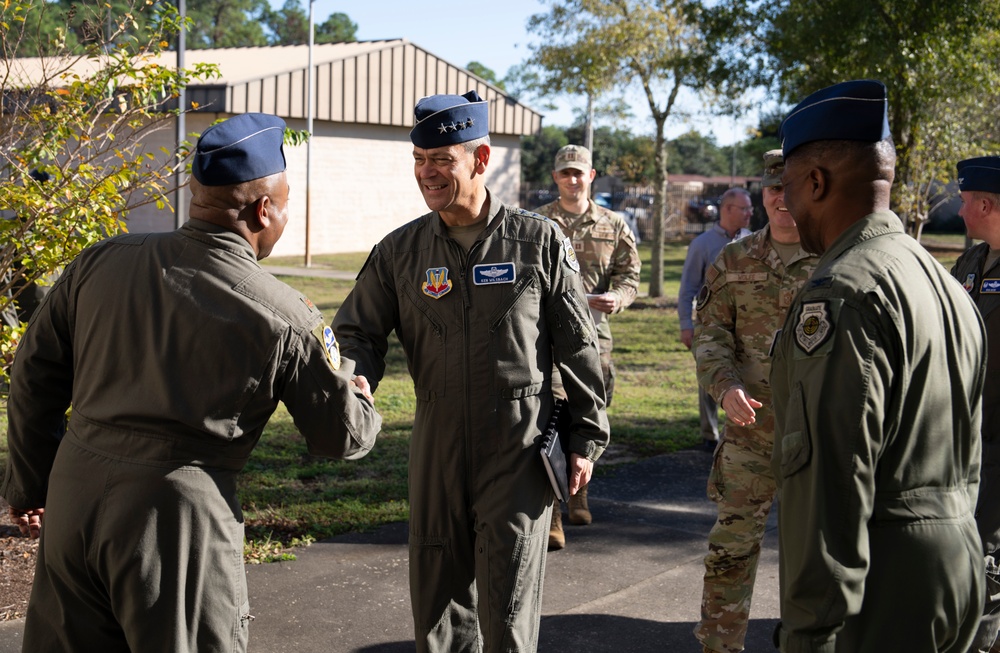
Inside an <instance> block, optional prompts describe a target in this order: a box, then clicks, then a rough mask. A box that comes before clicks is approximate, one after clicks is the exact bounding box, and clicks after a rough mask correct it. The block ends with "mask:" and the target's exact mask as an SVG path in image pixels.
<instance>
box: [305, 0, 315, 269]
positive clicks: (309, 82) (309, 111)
mask: <svg viewBox="0 0 1000 653" xmlns="http://www.w3.org/2000/svg"><path fill="white" fill-rule="evenodd" d="M315 4H316V2H315V0H309V69H308V71H307V72H306V104H307V105H308V106H307V107H306V131H307V132H309V140H308V141H306V252H305V266H306V267H307V268H308V267H312V251H311V250H310V248H309V237H310V224H309V219H310V217H311V215H312V204H311V202H310V196H311V195H312V183H311V182H312V142H313V42H314V40H315V35H314V32H315V31H316V30H315V22H314V18H313V7H314V5H315Z"/></svg>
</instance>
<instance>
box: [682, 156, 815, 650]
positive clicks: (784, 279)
mask: <svg viewBox="0 0 1000 653" xmlns="http://www.w3.org/2000/svg"><path fill="white" fill-rule="evenodd" d="M782 167H783V166H782V158H781V150H771V151H770V152H767V153H766V154H764V169H765V172H764V178H763V181H762V185H763V187H764V189H763V192H764V208H765V210H766V211H767V217H768V224H767V225H766V226H765V227H764V228H763V229H761V230H760V231H758V232H756V233H754V234H752V235H750V236H748V237H746V238H743V239H741V240H739V241H737V242H734V243H731V244H729V245H727V246H726V247H725V248H724V249H723V250H722V253H721V254H720V255H719V257H718V258H717V259H716V260H715V263H714V264H713V265H712V266H711V267H710V268H709V269H708V273H707V275H706V278H705V286H704V287H703V288H702V290H701V293H700V294H699V296H698V317H699V324H700V325H699V327H698V329H697V333H696V334H695V341H694V346H695V356H696V358H697V361H698V382H699V383H700V384H701V385H702V386H703V387H704V388H706V390H707V391H708V392H709V393H711V396H712V397H714V398H715V399H716V400H717V401H718V402H719V404H720V405H721V406H722V407H723V409H724V410H725V411H726V421H727V422H728V424H727V425H726V428H725V432H724V433H725V435H724V436H723V439H722V443H721V444H720V446H718V447H717V448H716V450H715V457H714V460H713V463H712V472H711V475H710V477H709V482H708V495H709V497H710V498H711V499H712V500H713V501H714V502H715V503H717V504H718V508H719V518H718V520H717V521H716V523H715V526H714V527H713V528H712V531H711V533H710V534H709V536H708V548H709V552H708V555H707V556H705V585H704V592H703V595H702V602H701V621H700V622H699V624H698V626H697V627H696V628H695V636H696V637H697V638H698V640H699V641H701V643H702V645H703V646H704V650H705V651H706V652H708V651H720V652H722V651H725V652H736V651H742V650H743V640H744V638H745V636H746V629H747V619H748V617H749V613H750V599H751V596H752V594H753V584H754V578H755V576H756V574H757V561H758V558H759V556H760V543H761V539H762V538H763V536H764V528H765V525H766V522H767V516H768V513H769V512H770V510H771V504H772V502H773V500H774V493H775V485H774V477H773V475H772V474H771V469H770V462H771V449H772V446H773V444H774V415H773V414H772V412H771V407H770V403H771V388H770V386H769V383H768V374H769V368H770V359H769V351H770V348H771V343H772V341H773V340H774V336H775V332H776V331H777V330H778V329H779V328H780V327H781V324H782V322H783V321H784V319H785V313H786V312H787V311H788V307H789V306H790V305H791V303H792V299H793V298H794V297H795V294H796V293H797V292H798V289H799V288H800V287H801V286H802V284H803V283H805V281H806V280H807V279H808V278H809V276H810V275H811V274H812V272H813V270H814V269H815V267H816V261H817V259H816V257H815V256H812V255H810V254H808V253H806V252H805V251H804V250H803V249H802V248H801V247H800V246H799V234H798V230H797V229H796V226H795V221H794V220H793V218H792V216H791V215H790V214H789V213H788V210H787V209H786V208H785V205H784V195H783V191H782V188H781V172H782Z"/></svg>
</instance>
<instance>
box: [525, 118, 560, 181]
mask: <svg viewBox="0 0 1000 653" xmlns="http://www.w3.org/2000/svg"><path fill="white" fill-rule="evenodd" d="M563 145H569V139H568V138H567V137H566V132H565V131H564V130H563V129H562V128H561V127H554V126H552V125H546V126H544V127H542V131H540V132H539V133H538V134H533V135H531V136H525V137H524V138H522V139H521V180H522V181H525V182H528V183H532V184H549V183H551V182H552V166H553V163H554V162H555V158H556V152H558V151H559V148H560V147H562V146H563Z"/></svg>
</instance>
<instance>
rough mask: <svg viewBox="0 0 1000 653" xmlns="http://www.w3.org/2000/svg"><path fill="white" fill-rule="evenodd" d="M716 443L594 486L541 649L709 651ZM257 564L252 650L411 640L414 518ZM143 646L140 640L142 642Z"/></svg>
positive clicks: (762, 613)
mask: <svg viewBox="0 0 1000 653" xmlns="http://www.w3.org/2000/svg"><path fill="white" fill-rule="evenodd" d="M710 464H711V455H710V454H709V453H708V452H705V451H701V450H688V451H682V452H679V453H675V454H669V455H663V456H657V457H655V458H650V459H647V460H643V461H640V462H636V463H627V464H622V465H618V466H616V467H615V468H614V470H612V471H611V473H610V474H607V475H603V476H601V477H600V478H597V479H595V480H594V481H593V482H592V485H591V498H590V504H591V511H592V512H593V515H594V523H593V524H591V525H590V526H567V527H566V528H567V530H566V535H567V547H566V549H564V550H562V551H556V552H553V553H551V554H549V556H548V562H547V569H546V578H545V590H544V603H543V616H542V628H541V636H540V644H539V651H541V652H542V653H563V652H564V651H565V652H567V653H570V652H572V653H579V652H586V653H647V652H648V653H652V652H653V651H656V652H657V653H662V652H663V651H670V652H671V653H700V651H701V648H700V646H699V645H698V643H697V641H696V640H695V639H694V636H693V635H692V634H691V631H692V629H693V628H694V626H695V623H696V622H697V620H698V610H699V602H700V597H701V576H702V562H701V561H702V557H703V556H704V554H705V551H706V543H705V542H706V536H707V534H708V531H709V529H710V528H711V526H712V524H713V523H714V519H715V517H714V516H715V511H714V505H713V504H712V503H711V502H709V501H708V499H706V498H705V483H706V480H707V477H708V469H709V465H710ZM297 555H298V560H296V561H294V562H284V563H275V564H269V565H259V566H252V567H248V571H247V575H248V582H249V588H250V602H251V607H252V613H253V614H254V616H255V617H256V619H255V621H254V622H253V624H252V625H251V630H250V646H249V650H250V651H251V652H252V653H404V652H410V651H413V650H415V649H414V644H413V635H412V631H411V629H412V625H413V622H412V619H411V617H410V607H409V593H408V589H407V582H408V580H407V569H408V564H407V547H406V524H405V523H400V524H390V525H388V526H385V527H383V528H381V529H379V530H378V531H376V532H374V533H368V534H350V535H345V536H341V537H338V538H334V539H332V540H328V541H324V542H319V543H316V544H313V545H312V546H310V547H308V548H306V549H302V550H301V551H300V552H299V553H298V554H297ZM777 584H778V564H777V537H776V531H775V527H774V516H773V515H772V522H771V525H770V527H769V529H768V534H767V536H766V538H765V540H764V551H763V554H762V559H761V567H760V569H759V571H758V575H757V589H756V592H755V595H754V604H753V612H752V619H751V623H750V629H749V634H748V638H747V646H746V649H747V651H751V652H757V651H771V650H774V649H773V647H772V646H771V632H772V630H773V629H774V626H775V624H776V623H777V617H778V600H777ZM22 626H23V622H22V621H13V622H6V623H3V624H0V653H14V652H15V651H20V642H21V629H22ZM136 653H142V652H138V651H137V652H136Z"/></svg>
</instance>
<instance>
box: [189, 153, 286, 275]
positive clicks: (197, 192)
mask: <svg viewBox="0 0 1000 653" xmlns="http://www.w3.org/2000/svg"><path fill="white" fill-rule="evenodd" d="M287 204H288V182H287V178H286V173H285V172H279V173H277V174H273V175H269V176H267V177H261V178H259V179H253V180H251V181H246V182H243V183H240V184H230V185H226V186H205V185H204V184H202V183H200V182H199V181H198V180H196V179H192V180H191V205H190V209H189V215H190V216H191V218H193V219H196V220H204V221H205V222H211V223H212V224H214V225H218V226H220V227H222V228H223V229H227V230H229V231H232V232H233V233H236V234H239V235H240V236H242V237H243V239H244V240H246V241H247V242H248V243H250V245H251V246H252V247H253V248H254V251H255V252H256V253H257V258H264V257H265V256H267V255H268V254H269V253H270V252H271V248H272V247H273V246H274V243H275V242H277V240H278V238H279V237H280V236H281V232H282V231H283V230H284V226H285V222H286V221H287Z"/></svg>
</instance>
